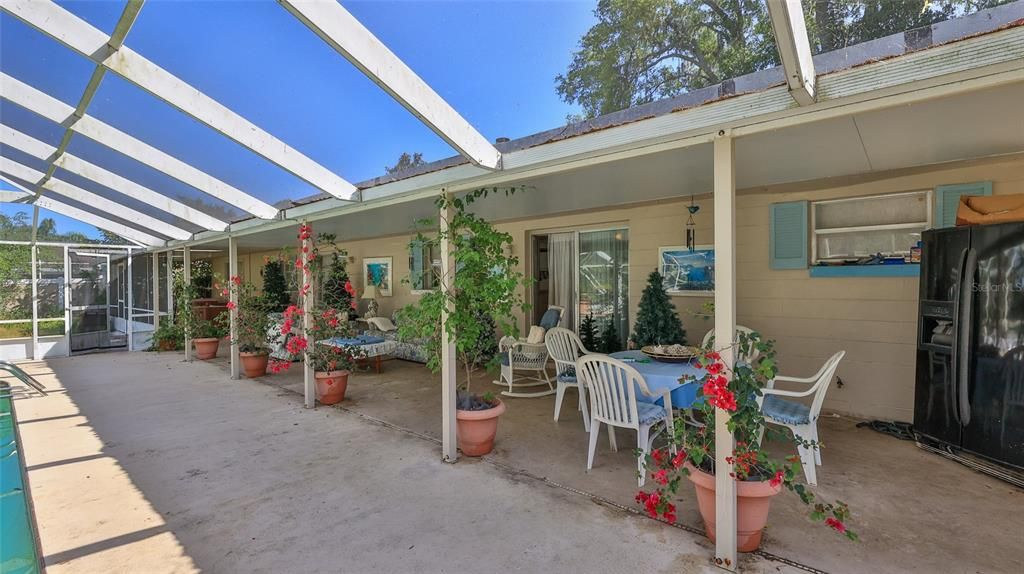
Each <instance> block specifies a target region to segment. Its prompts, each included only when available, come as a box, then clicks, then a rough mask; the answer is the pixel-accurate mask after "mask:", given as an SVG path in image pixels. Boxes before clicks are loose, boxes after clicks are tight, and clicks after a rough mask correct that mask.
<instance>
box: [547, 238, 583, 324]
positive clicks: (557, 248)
mask: <svg viewBox="0 0 1024 574" xmlns="http://www.w3.org/2000/svg"><path fill="white" fill-rule="evenodd" d="M548 273H549V275H550V276H549V281H548V284H549V288H548V289H549V290H548V304H550V305H557V306H559V307H562V308H564V309H565V312H564V313H563V314H562V323H561V324H560V325H559V326H561V327H565V328H566V329H571V330H573V331H575V330H576V234H574V233H552V234H551V235H549V236H548Z"/></svg>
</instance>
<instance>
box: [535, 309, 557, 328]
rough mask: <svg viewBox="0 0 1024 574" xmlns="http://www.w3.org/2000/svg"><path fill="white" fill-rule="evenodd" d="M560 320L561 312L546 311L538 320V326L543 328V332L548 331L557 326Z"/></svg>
mask: <svg viewBox="0 0 1024 574" xmlns="http://www.w3.org/2000/svg"><path fill="white" fill-rule="evenodd" d="M561 320H562V312H561V311H559V310H558V309H548V310H547V311H544V315H543V316H542V317H541V318H540V326H541V327H544V330H545V331H550V330H551V329H554V328H555V327H557V326H558V323H559V322H561Z"/></svg>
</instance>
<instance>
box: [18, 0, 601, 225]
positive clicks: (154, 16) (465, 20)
mask: <svg viewBox="0 0 1024 574" xmlns="http://www.w3.org/2000/svg"><path fill="white" fill-rule="evenodd" d="M59 4H61V5H62V6H63V7H65V8H66V9H68V10H69V11H71V12H72V13H74V14H75V15H76V16H78V17H80V18H83V19H85V20H86V21H88V22H89V23H90V24H92V25H93V26H95V27H97V28H99V29H101V30H102V31H104V32H107V33H109V32H110V31H111V30H112V29H113V27H114V24H115V22H116V21H117V18H118V17H119V15H120V13H121V10H122V9H123V6H124V3H123V2H122V1H89V2H83V1H73V2H59ZM343 4H344V5H345V7H346V8H347V9H348V10H349V11H350V12H352V14H354V15H355V16H356V17H357V18H358V19H359V20H360V21H361V22H362V23H363V24H364V25H365V26H366V27H367V28H369V29H370V30H371V31H372V32H373V33H374V34H376V35H377V37H379V38H380V39H381V40H382V41H383V42H384V43H385V44H387V45H388V47H389V48H391V50H392V51H393V52H395V53H396V54H397V55H398V56H399V57H400V58H402V59H403V60H404V61H405V62H406V63H407V64H408V65H409V66H410V67H411V68H412V69H413V70H414V71H416V72H417V73H418V74H419V75H420V76H421V77H422V78H423V79H424V80H426V81H427V83H429V84H430V85H431V86H432V87H433V88H434V89H435V90H436V91H437V92H438V93H439V94H440V95H441V96H442V97H444V98H445V99H446V100H448V101H449V102H450V103H451V104H452V105H453V106H454V107H455V109H456V110H458V111H459V112H460V113H461V114H462V115H463V116H464V117H465V118H466V119H467V120H469V121H470V123H472V124H473V125H474V126H475V127H476V128H477V129H478V130H479V131H480V132H481V133H483V134H484V136H486V137H487V138H489V139H491V140H493V139H494V138H497V137H502V136H504V137H511V138H516V137H520V136H524V135H528V134H531V133H535V132H538V131H542V130H545V129H548V128H552V127H556V126H558V125H561V124H563V123H564V122H565V117H566V115H567V114H570V113H573V112H575V111H577V110H576V109H575V108H574V107H572V106H569V105H567V104H565V103H564V102H562V101H561V100H560V99H559V98H558V96H557V94H556V92H555V81H554V78H555V76H556V75H557V74H559V73H561V72H563V71H564V70H565V69H566V67H567V65H568V63H569V61H570V60H571V57H572V51H573V49H574V48H575V47H576V45H577V43H578V41H579V39H580V37H581V36H582V35H583V34H584V33H585V32H586V30H587V29H588V28H589V27H590V26H591V25H592V24H593V22H594V19H593V15H592V10H593V2H491V1H474V2H384V1H381V2H377V1H374V2H369V1H364V2H343ZM126 45H128V46H130V47H131V48H133V49H134V50H136V51H138V52H139V53H141V54H142V55H144V56H146V57H147V58H149V59H150V60H152V61H154V62H155V63H157V64H158V65H160V66H162V67H164V68H165V69H167V70H169V71H170V72H172V73H173V74H175V75H177V76H179V77H180V78H182V79H184V80H185V81H187V82H189V83H191V84H192V85H194V86H196V87H197V88H199V89H200V90H202V91H204V92H205V93H206V94H207V95H209V96H211V97H213V98H214V99H216V100H218V101H220V102H221V103H223V104H225V105H227V106H228V107H230V108H232V109H233V110H235V111H236V112H238V113H240V114H241V115H242V116H244V117H246V118H247V119H249V120H250V121H252V122H254V123H255V124H257V125H259V126H260V127H262V128H263V129H265V130H267V131H269V132H270V133H272V134H274V135H275V136H277V137H279V138H280V139H282V140H284V141H285V142H287V143H288V144H290V145H292V146H293V147H295V148H297V149H298V150H300V151H302V152H303V153H305V154H306V155H308V156H310V157H312V158H313V159H314V160H316V161H318V162H320V163H322V164H323V165H325V166H326V167H328V168H329V169H331V170H332V171H334V172H335V173H337V174H338V175H340V176H341V177H344V178H345V179H347V180H349V181H352V182H358V181H362V180H364V179H368V178H370V177H374V176H377V175H380V174H382V173H383V171H384V170H383V168H384V166H385V165H388V164H391V163H393V162H394V161H395V160H396V159H397V157H398V156H399V155H400V154H401V153H402V152H403V151H409V152H422V153H423V154H424V157H425V158H426V159H427V160H428V161H429V160H436V159H441V158H444V157H448V156H450V155H454V151H453V150H452V149H451V148H450V147H449V146H448V145H447V144H446V143H445V142H444V141H443V140H441V139H440V138H438V137H437V136H436V135H434V134H433V133H432V132H431V131H430V130H429V129H428V128H426V127H425V126H423V125H422V124H420V123H419V122H418V121H417V120H416V119H415V118H414V117H412V116H411V115H410V114H409V113H408V112H406V111H405V110H404V109H403V108H402V107H401V106H399V105H398V104H397V103H395V102H394V101H393V100H391V99H390V98H389V97H388V96H387V95H386V94H384V93H383V92H382V91H381V90H380V89H379V88H377V87H376V86H375V85H373V84H372V83H371V82H370V81H369V80H367V79H366V78H365V77H364V76H363V75H362V74H360V73H359V72H358V71H357V70H355V68H353V67H352V66H351V65H350V64H348V62H346V61H345V60H344V59H343V58H342V57H341V56H340V55H338V54H337V53H335V52H334V51H333V50H331V49H330V48H329V47H327V46H326V44H324V43H323V42H322V41H321V40H319V39H318V38H316V37H315V36H314V35H313V34H312V33H310V32H309V31H308V30H307V29H306V28H305V27H303V26H302V25H301V24H300V23H299V22H298V21H297V20H296V19H295V18H294V17H292V16H291V15H290V14H289V13H287V12H286V11H285V10H284V9H283V8H281V7H280V6H279V5H278V4H277V3H276V2H273V1H271V0H260V1H255V0H253V1H245V2H243V1H234V2H226V1H207V2H195V1H189V2H171V1H167V0H149V1H148V2H147V3H146V4H145V6H144V7H143V9H142V12H141V14H140V15H139V18H138V20H137V21H136V24H135V26H134V27H133V29H132V31H131V33H130V34H129V35H128V38H127V41H126ZM0 68H2V69H3V71H4V72H5V73H7V74H9V75H12V76H14V77H16V78H18V79H20V80H22V81H24V82H26V83H28V84H30V85H32V86H34V87H36V88H39V89H41V90H43V91H45V92H47V93H49V94H51V95H53V96H54V97H57V98H58V99H60V100H63V101H64V102H66V103H68V104H71V105H74V104H76V103H77V101H78V98H79V97H80V96H81V93H82V90H83V89H84V87H85V84H86V82H87V81H88V78H89V75H90V74H91V72H92V69H93V66H92V65H91V64H90V63H89V62H88V61H87V60H86V59H85V58H84V57H81V56H78V55H76V54H74V53H72V52H70V51H69V50H67V49H66V48H64V47H63V46H60V45H59V44H57V43H56V42H55V41H53V40H51V39H49V38H48V37H45V36H43V35H42V34H41V33H39V32H36V31H35V30H32V29H31V28H29V27H28V26H26V25H24V24H22V23H21V22H19V21H17V20H16V19H14V18H12V17H11V16H9V15H6V14H3V15H0ZM89 114H91V115H93V116H95V117H97V118H99V119H101V120H103V121H105V122H107V123H109V124H111V125H114V126H115V127H117V128H119V129H121V130H123V131H126V132H128V133H130V134H132V135H134V136H136V137H138V138H140V139H142V140H144V141H147V142H148V143H150V144H153V145H156V146H157V147H160V148H162V149H164V150H165V151H168V152H170V153H172V154H173V155H176V156H177V157H179V158H181V159H183V160H185V161H187V162H189V163H191V164H193V165H195V166H197V167H199V168H201V169H204V170H206V171H208V172H209V173H211V174H213V175H215V176H217V177H219V178H221V179H223V180H225V181H227V182H229V183H231V184H233V185H236V186H238V187H240V188H242V189H245V190H247V191H249V192H250V193H252V194H254V195H257V196H258V197H260V198H261V199H263V200H265V201H268V202H276V201H279V200H281V199H286V198H297V197H302V196H305V195H310V194H312V193H314V190H313V189H312V188H311V187H310V186H308V185H306V184H305V183H303V182H301V181H299V180H298V179H297V178H295V177H294V176H291V175H290V174H288V173H286V172H284V171H283V170H281V169H279V168H277V167H275V166H273V165H271V164H269V163H267V162H266V161H264V160H262V159H260V158H258V157H256V156H255V155H254V154H252V153H251V152H249V151H247V150H244V149H242V148H241V147H239V146H238V145H236V144H235V143H233V142H231V141H229V140H227V139H226V138H224V137H222V136H219V135H216V134H214V133H213V131H212V130H210V129H208V128H206V127H205V126H202V125H199V124H198V123H196V122H195V121H193V120H191V119H190V118H188V117H186V116H184V115H183V114H181V113H179V112H177V111H176V110H174V109H172V108H170V107H169V106H166V105H165V104H163V103H162V102H160V101H158V100H157V99H156V98H154V97H152V96H151V95H149V94H147V93H145V92H143V91H142V90H140V89H138V88H136V87H135V86H134V85H131V84H129V83H128V82H127V81H125V80H122V79H121V78H119V77H117V76H115V75H113V74H107V76H106V77H105V79H104V81H103V84H102V85H101V86H100V89H99V91H98V92H97V95H96V98H95V99H94V100H93V103H92V105H91V107H90V108H89ZM0 121H2V122H3V123H4V124H7V125H10V126H11V127H14V128H15V129H18V130H20V131H23V132H25V133H28V134H29V135H32V136H33V137H36V138H38V139H42V140H44V141H46V142H48V143H50V144H51V145H57V143H58V142H59V141H60V137H61V134H62V130H61V128H60V127H59V126H57V125H56V124H52V123H50V122H48V121H46V120H43V119H41V118H39V117H38V116H35V115H34V114H32V113H30V112H28V111H26V110H24V109H21V108H18V107H17V106H15V105H13V104H10V103H8V102H3V103H2V104H0ZM69 151H70V152H71V153H74V154H76V155H78V156H80V157H83V158H85V159H87V160H89V161H93V162H94V163H97V164H99V165H102V166H104V167H106V168H108V169H110V170H112V171H115V172H117V173H120V174H122V175H125V176H127V177H131V178H133V179H137V180H138V181H139V182H140V183H143V184H145V185H149V186H150V187H152V188H153V189H156V190H159V191H162V192H165V193H168V194H169V195H172V196H173V195H181V196H184V197H193V196H196V195H198V194H197V193H196V192H195V191H194V190H191V189H190V188H188V187H187V186H185V185H183V184H180V183H178V182H176V181H174V180H171V179H170V178H168V177H166V176H164V175H162V174H160V173H158V172H155V171H153V170H151V169H149V168H147V167H145V166H143V165H141V164H139V163H137V162H135V161H134V160H132V159H131V158H128V157H125V156H120V155H119V154H116V153H115V152H111V151H109V150H107V149H106V148H104V147H103V146H101V145H98V144H96V143H94V142H91V141H89V140H86V139H84V138H81V137H76V138H75V139H74V140H73V141H72V144H71V146H70V147H69ZM2 153H3V155H5V156H7V157H10V158H11V159H15V160H16V161H20V162H22V163H26V164H29V165H32V166H33V167H35V166H36V164H34V163H32V161H31V160H30V158H26V157H25V156H23V155H20V154H18V152H16V151H14V150H11V149H9V148H4V149H3V150H2ZM57 176H58V177H61V178H63V179H67V180H69V181H72V182H73V183H75V184H76V185H80V186H81V187H85V188H87V189H89V190H90V191H93V192H95V193H99V194H101V195H107V196H110V197H117V196H116V195H113V194H112V193H111V192H110V191H109V190H105V189H103V188H101V187H99V186H96V185H94V184H91V183H90V182H87V181H83V180H80V179H76V178H74V177H73V176H71V175H69V174H65V173H62V172H58V174H57ZM204 199H208V198H206V197H205V196H204ZM212 203H216V202H212ZM134 207H136V208H138V209H140V210H143V211H147V212H150V210H149V208H148V207H147V206H145V205H139V204H136V205H134ZM18 209H24V206H20V207H18V208H14V209H12V206H9V205H5V206H3V211H4V212H5V213H10V212H13V211H17V210H18ZM154 215H155V214H154ZM160 217H161V218H163V219H167V220H168V221H172V222H173V221H174V220H173V219H172V218H168V217H164V216H160ZM59 229H61V230H62V231H63V230H71V229H78V230H82V231H85V230H87V229H89V230H91V228H89V227H88V226H82V225H79V224H74V225H73V224H70V223H68V222H66V221H65V220H63V218H60V219H59Z"/></svg>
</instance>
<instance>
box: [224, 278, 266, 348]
mask: <svg viewBox="0 0 1024 574" xmlns="http://www.w3.org/2000/svg"><path fill="white" fill-rule="evenodd" d="M221 295H223V296H230V297H232V298H233V299H234V301H237V302H238V303H237V304H236V303H235V302H234V301H228V311H229V312H230V311H236V313H237V320H236V321H235V326H236V336H235V337H234V338H233V339H232V340H231V344H233V345H234V344H237V345H238V350H239V351H241V352H243V353H262V352H266V351H267V348H268V345H269V343H270V340H269V337H268V336H267V331H268V330H269V329H270V316H269V313H270V309H271V306H270V303H269V301H268V300H267V298H266V297H265V296H264V295H263V294H261V293H259V292H258V291H257V290H256V287H254V286H253V284H252V283H249V282H248V281H242V278H241V277H239V276H237V275H235V276H233V277H231V279H230V280H229V281H228V283H227V286H225V287H224V288H223V289H222V290H221ZM224 316H227V317H228V321H229V329H230V320H231V319H230V315H228V314H227V313H224V314H222V315H221V316H220V317H224ZM220 317H218V319H219V318H220Z"/></svg>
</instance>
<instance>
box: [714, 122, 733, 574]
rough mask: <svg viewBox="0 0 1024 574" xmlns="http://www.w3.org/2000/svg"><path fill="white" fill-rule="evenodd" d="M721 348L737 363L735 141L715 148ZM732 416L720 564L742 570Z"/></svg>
mask: <svg viewBox="0 0 1024 574" xmlns="http://www.w3.org/2000/svg"><path fill="white" fill-rule="evenodd" d="M714 161H715V167H714V172H715V192H714V200H715V202H714V212H715V346H716V347H717V348H718V349H719V352H720V353H721V355H722V361H723V362H725V364H726V365H730V366H732V365H734V364H735V363H736V361H735V359H736V350H735V347H734V346H733V341H735V339H736V166H735V155H734V146H733V141H732V135H731V134H729V133H726V132H725V131H724V130H723V131H721V132H719V137H717V138H715V142H714ZM729 417H730V415H729V412H728V411H725V410H722V409H715V564H717V565H718V566H720V567H722V568H725V569H728V570H736V481H735V480H734V479H733V478H732V477H730V476H729V469H731V468H732V465H730V464H729V463H727V462H726V460H725V459H726V458H727V457H731V456H732V451H733V442H734V438H733V435H732V433H731V432H729V429H728V427H727V426H726V425H727V424H728V422H729Z"/></svg>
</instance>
